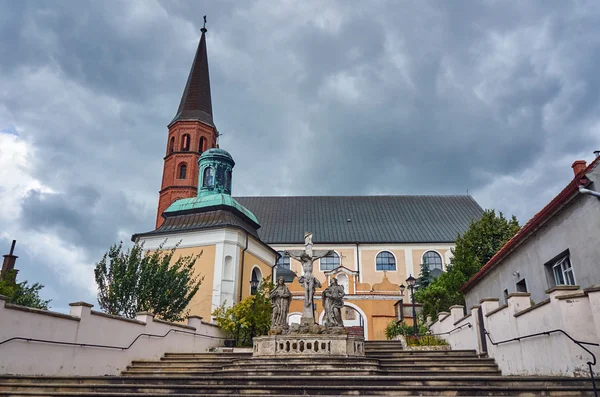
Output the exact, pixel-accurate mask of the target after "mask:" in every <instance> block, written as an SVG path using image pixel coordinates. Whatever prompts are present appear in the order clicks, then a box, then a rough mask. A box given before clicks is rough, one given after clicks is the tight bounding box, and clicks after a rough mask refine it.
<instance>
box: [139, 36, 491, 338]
mask: <svg viewBox="0 0 600 397" xmlns="http://www.w3.org/2000/svg"><path fill="white" fill-rule="evenodd" d="M201 32H202V34H201V37H200V42H199V45H198V49H197V51H196V55H195V57H194V60H193V63H192V66H191V70H190V73H189V76H188V79H187V83H186V85H185V88H184V90H183V95H182V97H181V102H180V104H179V108H178V109H177V113H176V114H175V117H174V118H173V120H172V121H171V122H170V123H169V125H168V135H167V140H166V153H165V157H164V168H163V177H162V185H161V189H160V192H159V199H158V211H157V216H156V228H155V230H152V231H149V232H145V233H138V234H135V235H133V236H132V240H133V241H137V242H140V243H143V244H144V248H145V249H146V250H155V249H158V248H159V247H161V244H164V245H162V248H163V249H170V248H172V247H173V246H175V245H176V244H179V245H178V249H177V253H178V254H179V255H190V254H200V253H201V257H200V258H199V259H198V261H197V262H196V265H195V267H196V273H197V274H198V275H201V276H202V277H204V279H203V282H202V285H201V287H200V290H199V291H198V293H197V294H196V296H195V297H194V298H193V300H192V302H191V303H190V306H189V309H190V314H191V315H196V316H201V317H203V318H204V319H205V320H206V321H209V319H210V318H211V313H212V312H213V310H215V309H216V308H217V307H219V306H221V305H222V304H225V305H233V304H235V303H237V302H239V301H240V300H243V299H244V298H245V297H247V296H249V295H251V294H253V293H254V292H255V288H256V285H257V284H259V283H260V282H261V280H262V279H264V278H266V277H269V276H270V277H271V278H272V279H273V280H274V279H276V278H277V277H279V276H283V277H284V279H285V281H286V284H287V286H288V288H289V289H290V291H291V292H292V294H293V298H292V303H291V305H290V312H289V316H288V320H289V323H294V322H299V321H300V316H301V313H302V306H303V300H302V299H303V289H302V287H301V286H300V284H299V282H298V277H300V276H302V267H301V265H300V262H298V261H296V260H295V259H293V258H290V257H289V256H287V255H286V254H285V251H291V250H299V249H300V250H301V249H303V248H304V234H305V232H312V233H313V243H314V248H315V249H318V250H329V251H330V253H329V255H327V256H325V257H323V258H321V259H319V260H318V261H316V262H315V263H314V271H313V274H314V275H315V277H316V278H317V279H318V280H319V281H320V282H321V284H322V288H320V289H318V290H317V293H316V295H315V296H316V298H317V299H316V304H315V306H316V308H315V319H318V321H322V318H323V308H322V305H321V301H320V296H321V292H322V290H323V289H325V288H327V286H328V285H329V283H330V280H331V279H332V278H336V279H337V280H338V283H339V284H340V285H342V286H343V287H344V291H345V293H346V296H345V302H344V304H345V307H344V311H343V313H342V314H343V320H344V325H345V326H346V327H353V328H354V329H355V332H360V333H362V334H363V335H364V336H365V338H366V339H368V340H374V339H385V333H384V331H385V327H386V326H387V325H388V324H389V323H390V322H391V321H394V320H399V319H402V320H405V321H406V322H407V323H409V324H411V323H412V308H411V306H410V296H408V294H406V295H404V294H403V291H401V288H400V287H401V285H403V284H405V283H406V281H405V280H406V279H407V278H408V277H409V276H414V277H418V275H419V273H420V272H421V264H423V263H427V264H428V265H429V268H430V269H431V270H432V273H433V274H436V273H437V274H439V273H440V272H443V271H444V270H445V269H446V266H447V265H448V264H449V263H450V259H451V249H452V247H453V246H454V242H455V240H456V237H457V235H458V234H460V233H463V232H464V231H465V230H466V229H467V228H468V226H469V224H470V222H471V221H472V220H474V219H477V218H479V217H480V216H481V214H482V213H483V210H482V208H481V207H480V206H479V204H477V202H476V201H475V200H474V199H473V198H472V197H471V196H468V195H464V196H463V195H459V196H401V195H399V196H301V197H292V196H281V197H235V196H232V191H233V187H234V186H235V183H234V166H235V165H236V164H235V161H234V159H233V157H232V156H231V155H230V154H229V153H228V152H227V151H226V150H224V149H222V148H219V145H218V139H217V138H218V134H219V133H218V130H217V128H216V126H215V122H214V120H213V114H212V100H211V91H210V78H209V68H208V55H207V46H206V32H207V30H206V28H202V30H201ZM243 166H244V165H243V164H239V165H238V167H243ZM407 309H408V310H407Z"/></svg>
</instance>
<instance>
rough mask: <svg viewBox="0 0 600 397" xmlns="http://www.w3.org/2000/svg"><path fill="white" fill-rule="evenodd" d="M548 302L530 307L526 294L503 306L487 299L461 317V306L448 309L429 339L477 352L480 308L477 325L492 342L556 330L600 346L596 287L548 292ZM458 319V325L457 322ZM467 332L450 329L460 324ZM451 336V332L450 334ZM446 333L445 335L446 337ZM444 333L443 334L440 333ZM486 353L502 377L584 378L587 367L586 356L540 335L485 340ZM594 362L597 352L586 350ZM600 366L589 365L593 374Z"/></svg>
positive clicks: (558, 337) (560, 338)
mask: <svg viewBox="0 0 600 397" xmlns="http://www.w3.org/2000/svg"><path fill="white" fill-rule="evenodd" d="M547 297H548V299H546V300H544V301H542V302H539V303H538V304H536V305H535V306H532V305H531V298H530V294H528V293H515V294H510V295H509V297H508V300H507V301H508V303H507V304H506V305H502V306H500V302H499V299H498V298H487V299H483V300H482V301H481V305H480V306H475V307H473V308H472V309H471V310H470V313H471V315H470V316H469V317H466V318H462V319H460V318H461V317H462V316H463V307H462V306H454V307H453V308H452V313H440V315H439V317H438V320H437V321H436V322H435V323H433V324H432V325H431V326H430V330H431V332H432V333H434V334H444V335H440V337H441V338H443V339H445V340H446V341H448V343H449V344H450V346H451V347H452V349H453V350H455V349H476V350H477V351H478V352H479V353H481V352H482V343H481V340H480V339H481V338H480V332H479V327H478V310H479V307H481V310H482V313H483V323H484V327H485V329H486V330H487V331H488V332H489V334H490V336H491V339H492V340H493V341H494V342H499V341H503V340H508V339H512V338H515V337H521V336H525V335H530V334H534V333H540V332H547V331H552V330H555V329H562V330H564V331H565V332H567V333H568V334H569V335H570V336H571V337H573V338H574V339H576V340H579V341H583V342H591V343H600V287H591V288H588V289H585V290H580V289H579V287H571V288H570V289H569V288H565V287H563V288H560V287H559V288H557V289H553V290H549V291H548V294H547ZM458 320H460V321H458ZM467 322H469V323H471V325H472V327H471V328H468V327H464V328H461V329H458V330H456V328H457V327H459V326H460V325H462V324H465V323H467ZM450 331H452V332H450ZM448 332H450V333H448ZM445 333H448V334H445ZM486 342H487V354H488V356H490V357H492V358H494V359H495V360H496V362H497V363H498V366H499V367H500V369H501V370H502V373H503V374H505V375H560V376H589V369H588V365H587V362H588V361H593V359H592V356H591V355H590V354H589V353H587V352H586V351H585V350H583V349H582V348H581V347H579V346H578V345H576V344H575V343H573V342H572V341H571V340H570V339H569V338H568V337H566V336H565V335H563V334H561V333H553V334H550V335H541V336H537V337H533V338H527V339H523V340H521V341H513V342H509V343H505V344H499V345H497V346H494V345H493V343H491V341H490V338H489V337H486ZM586 347H587V348H588V349H589V350H591V351H592V352H593V353H594V354H595V355H596V357H597V359H599V360H600V348H598V347H596V346H586ZM598 371H600V365H599V364H598V363H597V364H596V365H595V366H594V372H595V373H597V372H598Z"/></svg>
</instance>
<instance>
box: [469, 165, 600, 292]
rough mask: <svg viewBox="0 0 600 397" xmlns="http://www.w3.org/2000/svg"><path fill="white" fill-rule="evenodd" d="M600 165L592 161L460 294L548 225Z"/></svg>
mask: <svg viewBox="0 0 600 397" xmlns="http://www.w3.org/2000/svg"><path fill="white" fill-rule="evenodd" d="M599 163H600V157H598V158H596V159H595V160H594V161H592V162H591V163H590V164H589V165H588V166H587V167H585V168H584V169H583V170H581V171H580V172H579V173H578V174H577V175H575V177H574V178H573V179H572V180H571V182H569V184H568V185H567V186H566V187H565V188H564V189H563V190H562V191H561V192H560V193H559V194H558V195H557V196H556V197H554V198H553V199H552V201H550V202H549V203H548V204H547V205H546V206H545V207H544V208H542V210H541V211H540V212H538V213H537V214H535V215H534V216H533V218H531V219H530V220H529V221H527V223H525V225H523V227H521V229H519V231H518V232H517V233H516V234H515V235H514V236H513V237H512V238H511V239H510V240H508V241H507V242H506V244H504V245H503V246H502V248H500V250H498V252H496V254H495V255H494V256H492V257H491V258H490V260H489V261H488V262H487V263H486V264H485V265H483V267H482V268H481V269H479V271H478V272H477V273H475V274H474V275H473V277H471V278H470V279H469V281H467V282H466V283H465V284H463V286H462V287H460V292H462V293H465V292H467V291H469V290H470V289H471V288H473V287H474V286H475V285H476V284H477V283H478V282H479V281H481V279H482V278H483V277H484V276H485V275H486V274H488V273H489V272H490V271H491V270H492V269H494V268H495V267H496V266H498V265H499V264H500V263H501V262H502V260H504V258H506V257H507V256H508V254H510V253H511V252H512V251H513V250H515V249H516V248H517V247H518V246H519V245H521V244H522V243H523V242H525V241H526V240H527V239H528V238H529V236H530V235H531V234H532V233H534V232H535V231H536V230H537V229H538V228H539V227H540V226H542V225H543V224H544V223H546V222H547V221H548V220H549V219H550V218H552V217H553V216H554V215H556V214H557V213H558V212H559V211H560V210H561V209H562V208H563V207H564V206H565V205H566V204H567V203H568V202H570V201H571V199H573V198H574V197H575V196H577V195H579V194H581V193H579V186H581V185H586V184H588V183H589V180H588V179H587V178H586V175H587V174H588V173H589V172H591V171H592V170H593V169H594V168H595V167H596V165H598V164H599Z"/></svg>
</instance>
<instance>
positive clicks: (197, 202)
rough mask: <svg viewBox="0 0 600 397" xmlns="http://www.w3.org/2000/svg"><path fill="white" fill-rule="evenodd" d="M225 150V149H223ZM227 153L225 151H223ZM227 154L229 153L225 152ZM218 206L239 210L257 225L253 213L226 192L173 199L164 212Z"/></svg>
mask: <svg viewBox="0 0 600 397" xmlns="http://www.w3.org/2000/svg"><path fill="white" fill-rule="evenodd" d="M211 150H222V149H211ZM223 151H224V150H223ZM224 152H225V151H224ZM225 153H227V152H225ZM227 154H229V153H227ZM218 206H228V207H232V208H235V209H236V210H238V211H240V212H241V213H242V214H244V215H245V216H246V217H248V218H249V219H250V220H252V221H253V222H254V223H256V224H257V225H259V223H258V219H257V218H256V216H254V214H253V213H252V212H251V211H250V210H249V209H248V208H246V207H244V206H243V205H241V204H240V203H238V202H237V201H236V200H235V199H234V198H233V197H231V196H230V195H228V194H220V193H218V194H211V195H209V196H197V197H191V198H185V199H180V200H177V201H175V202H174V203H173V204H171V205H170V206H169V208H167V210H166V211H165V213H166V214H168V213H173V212H179V211H189V210H194V209H200V208H211V207H218Z"/></svg>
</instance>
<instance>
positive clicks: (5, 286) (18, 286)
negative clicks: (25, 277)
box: [0, 270, 51, 310]
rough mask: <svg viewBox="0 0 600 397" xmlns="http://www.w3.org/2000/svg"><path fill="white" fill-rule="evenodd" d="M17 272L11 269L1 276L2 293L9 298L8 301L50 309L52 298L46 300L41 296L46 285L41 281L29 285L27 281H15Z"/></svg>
mask: <svg viewBox="0 0 600 397" xmlns="http://www.w3.org/2000/svg"><path fill="white" fill-rule="evenodd" d="M16 276H17V272H16V271H15V270H11V271H10V272H8V273H7V274H2V276H1V277H0V295H4V296H6V297H7V298H8V302H9V303H12V304H15V305H20V306H27V307H33V308H35V309H43V310H48V309H49V307H50V306H49V305H50V302H51V300H44V299H42V298H41V297H40V290H41V289H42V288H44V286H43V285H42V284H40V283H34V284H32V285H29V283H28V282H27V281H22V282H20V283H17V282H15V280H16Z"/></svg>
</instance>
